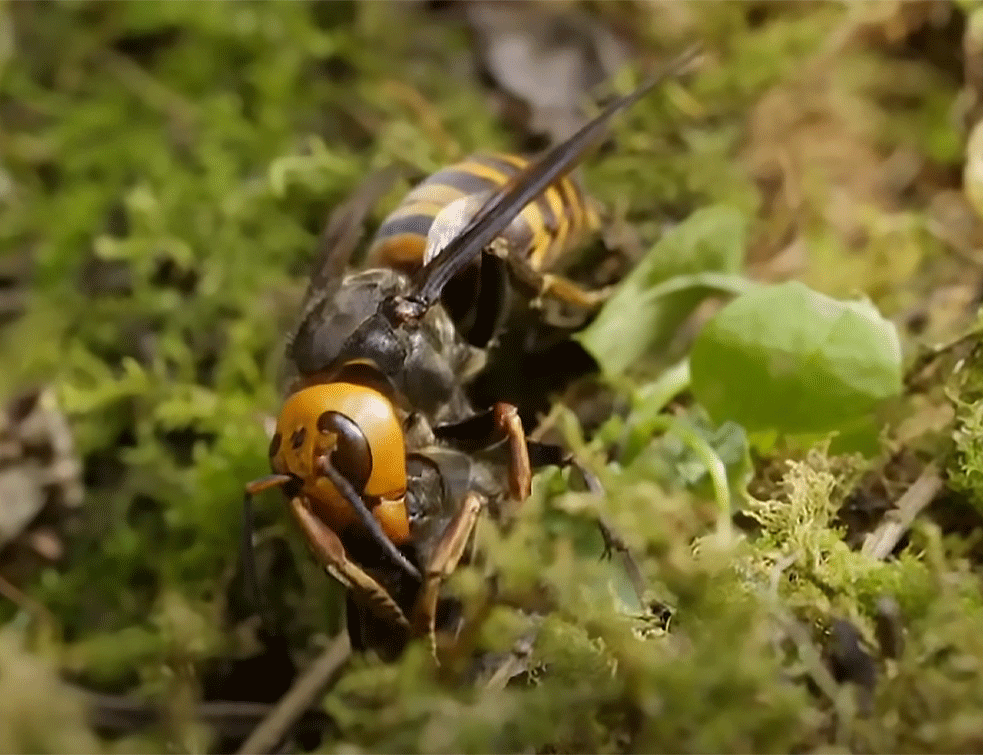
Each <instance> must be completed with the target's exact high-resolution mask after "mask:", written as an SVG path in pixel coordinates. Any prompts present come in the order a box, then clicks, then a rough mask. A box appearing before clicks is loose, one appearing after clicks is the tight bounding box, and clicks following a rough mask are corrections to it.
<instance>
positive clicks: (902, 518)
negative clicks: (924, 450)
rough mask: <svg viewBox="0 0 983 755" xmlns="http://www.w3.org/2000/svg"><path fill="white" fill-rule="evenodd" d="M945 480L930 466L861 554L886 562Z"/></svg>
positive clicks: (865, 541)
mask: <svg viewBox="0 0 983 755" xmlns="http://www.w3.org/2000/svg"><path fill="white" fill-rule="evenodd" d="M942 484H943V483H942V477H941V475H940V474H939V471H938V470H937V469H936V468H935V466H934V465H932V464H929V465H928V466H927V467H926V468H925V469H924V470H923V471H922V473H921V475H919V477H918V479H917V480H915V482H914V484H913V485H912V486H911V487H910V488H908V490H906V491H905V493H904V495H902V496H901V498H899V499H898V503H897V505H896V507H895V508H894V510H893V511H889V512H887V514H885V516H884V520H883V521H882V522H881V523H880V524H879V525H878V526H877V529H875V530H874V531H873V532H871V533H870V534H869V535H868V536H867V539H866V540H864V544H863V548H862V549H861V552H862V553H863V554H864V555H866V556H870V557H871V558H876V559H877V560H879V561H880V560H883V559H885V558H887V557H888V556H889V555H891V551H893V550H894V546H896V545H897V544H898V541H899V540H901V538H902V536H903V535H904V533H905V532H907V531H908V528H909V527H911V523H912V522H913V521H914V520H915V517H916V516H918V514H919V513H921V512H922V510H924V509H925V507H927V506H928V505H929V504H930V503H931V502H932V501H933V500H935V496H936V495H938V493H939V491H940V490H941V489H942Z"/></svg>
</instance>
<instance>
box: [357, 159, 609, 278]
mask: <svg viewBox="0 0 983 755" xmlns="http://www.w3.org/2000/svg"><path fill="white" fill-rule="evenodd" d="M528 162H529V161H528V160H526V159H525V158H523V157H519V156H517V155H505V154H477V155H472V156H471V157H468V158H467V159H466V160H463V161H461V162H459V163H456V164H454V165H450V166H448V167H446V168H444V169H442V170H439V171H437V172H436V173H434V174H433V175H431V176H429V177H428V178H426V179H424V180H423V181H422V182H420V183H419V184H417V185H416V186H415V187H414V188H413V189H412V190H411V191H410V192H409V193H408V194H407V195H406V197H404V199H403V201H402V202H400V204H399V206H398V207H397V208H396V209H395V210H393V212H391V213H390V214H389V216H388V217H386V219H385V220H383V222H382V225H381V226H380V227H379V230H378V231H377V232H376V234H375V237H374V238H373V239H372V243H371V245H370V247H369V251H368V255H367V259H366V261H367V263H368V265H369V266H370V267H380V266H381V267H394V268H397V269H399V270H405V271H407V272H412V271H414V270H416V269H417V268H418V267H420V266H421V265H422V264H423V254H424V250H425V248H426V245H427V234H428V233H429V231H430V228H431V226H432V225H433V221H434V218H435V217H436V216H437V214H438V213H439V212H440V211H441V210H442V209H444V208H445V207H446V206H447V205H449V204H450V203H451V202H453V201H455V200H457V199H460V198H461V197H465V196H470V195H475V194H482V193H485V192H489V191H493V190H495V189H498V188H499V187H501V186H503V185H504V184H506V183H507V182H508V181H509V180H510V179H512V178H513V177H514V176H515V175H517V174H518V173H519V172H520V171H521V170H522V169H523V168H524V167H526V165H528ZM599 227H600V218H599V216H598V212H597V207H596V205H595V203H594V202H593V200H591V199H590V198H589V197H588V196H586V195H585V194H584V192H583V190H582V188H581V187H580V185H579V184H578V183H577V182H576V181H575V180H573V179H572V178H569V177H567V178H562V179H560V180H559V181H557V182H556V183H555V184H553V185H552V186H550V188H549V189H547V190H546V191H545V192H544V193H543V194H542V195H541V196H540V197H539V198H538V199H536V200H535V201H534V202H530V203H529V204H528V205H526V207H525V209H523V211H522V212H521V213H520V214H519V215H517V216H516V218H515V220H513V221H512V223H511V224H510V225H509V226H508V228H506V229H505V231H503V232H502V237H503V238H504V239H505V240H506V241H507V242H508V243H509V245H510V246H511V247H512V248H513V249H515V250H517V251H518V252H519V253H520V254H524V255H525V256H526V257H527V259H528V260H529V263H530V264H531V265H532V267H533V268H535V269H537V270H543V271H546V270H550V269H551V268H552V267H553V266H554V265H555V264H556V262H557V260H559V258H560V257H561V256H562V255H563V254H565V253H566V252H568V251H569V250H572V249H574V248H575V247H577V246H578V245H580V244H581V243H583V242H584V241H586V239H587V238H588V237H589V236H590V235H591V234H593V233H595V232H596V231H597V230H598V228H599Z"/></svg>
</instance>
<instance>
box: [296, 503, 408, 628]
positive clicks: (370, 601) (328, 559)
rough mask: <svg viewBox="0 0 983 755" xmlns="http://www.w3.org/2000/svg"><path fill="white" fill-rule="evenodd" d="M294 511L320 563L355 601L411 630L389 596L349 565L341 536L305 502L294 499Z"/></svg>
mask: <svg viewBox="0 0 983 755" xmlns="http://www.w3.org/2000/svg"><path fill="white" fill-rule="evenodd" d="M290 511H291V513H292V514H293V516H294V519H295V520H296V521H297V524H298V525H300V529H301V531H302V532H303V533H304V537H305V538H306V539H307V544H308V545H309V546H310V548H311V550H313V551H314V555H315V557H316V558H317V560H318V562H319V563H320V564H321V565H322V566H323V567H324V568H325V569H327V570H328V571H329V572H330V573H331V575H332V576H333V577H335V578H336V579H337V580H338V581H339V582H341V583H342V584H343V585H344V586H345V587H347V588H348V590H349V592H350V593H351V595H352V598H353V599H354V600H357V601H358V602H359V603H362V604H363V605H366V606H367V607H368V608H369V609H370V610H371V611H372V612H373V613H375V614H376V615H377V616H378V617H379V618H380V619H383V620H385V621H390V622H392V623H393V624H397V625H398V626H401V627H403V628H406V629H408V628H409V626H410V623H409V621H408V620H407V618H406V616H405V614H404V613H403V611H402V609H401V608H400V607H399V606H398V605H397V604H396V601H395V600H393V597H392V596H391V595H390V594H389V592H388V591H387V590H386V589H385V588H384V587H383V586H382V585H380V584H379V583H378V582H377V581H376V580H375V579H373V578H372V577H371V576H370V575H369V574H368V573H366V572H365V571H364V570H363V569H362V567H360V566H359V565H358V564H356V563H355V562H354V561H349V559H348V554H347V553H346V552H345V546H344V545H342V543H341V540H340V539H339V538H338V535H337V534H335V532H334V530H332V529H331V528H330V527H328V526H327V525H325V524H324V522H322V521H321V520H320V519H318V518H317V517H316V516H315V515H314V514H313V513H312V512H311V510H310V508H309V506H308V504H307V502H306V501H305V500H304V499H303V498H301V497H300V496H297V497H295V498H292V499H291V500H290Z"/></svg>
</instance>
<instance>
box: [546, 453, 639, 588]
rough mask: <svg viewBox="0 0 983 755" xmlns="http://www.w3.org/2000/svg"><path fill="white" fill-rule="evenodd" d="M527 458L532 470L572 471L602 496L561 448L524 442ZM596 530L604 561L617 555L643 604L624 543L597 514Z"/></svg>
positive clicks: (631, 558)
mask: <svg viewBox="0 0 983 755" xmlns="http://www.w3.org/2000/svg"><path fill="white" fill-rule="evenodd" d="M527 447H528V451H529V459H530V461H531V463H532V466H533V468H538V467H541V466H551V465H552V466H561V467H572V468H573V469H576V470H577V472H578V473H579V474H580V476H581V478H583V481H584V485H585V487H586V488H587V490H589V491H590V492H591V493H595V494H597V495H604V486H603V485H602V484H601V481H600V480H599V479H598V478H597V475H595V474H594V473H593V472H591V471H590V470H589V469H587V467H585V466H584V465H583V464H581V463H580V462H579V461H577V459H576V457H574V455H573V454H571V453H569V452H567V451H565V450H564V449H563V448H562V447H561V446H557V445H555V444H553V443H540V442H537V441H532V440H530V441H527ZM597 528H598V530H600V532H601V538H602V539H603V540H604V558H611V556H612V555H613V554H614V553H615V552H617V553H618V555H620V556H621V560H622V564H623V566H624V567H625V571H626V572H627V574H628V578H629V579H630V580H631V583H632V587H633V588H634V590H635V595H636V597H637V598H638V599H639V601H641V602H642V603H643V604H644V602H645V579H644V578H643V577H642V570H641V569H640V568H639V566H638V562H637V561H636V560H635V557H634V555H633V554H632V552H631V549H630V548H629V547H628V544H627V543H625V541H624V538H622V536H621V535H620V534H618V532H617V530H616V529H615V528H614V525H612V524H611V523H610V522H609V521H608V519H607V517H605V516H603V515H600V514H599V515H598V517H597Z"/></svg>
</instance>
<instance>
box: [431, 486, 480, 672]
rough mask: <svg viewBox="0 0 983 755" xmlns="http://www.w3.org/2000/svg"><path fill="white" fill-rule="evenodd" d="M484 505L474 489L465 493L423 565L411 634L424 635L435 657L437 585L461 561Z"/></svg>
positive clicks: (438, 591)
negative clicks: (428, 560)
mask: <svg viewBox="0 0 983 755" xmlns="http://www.w3.org/2000/svg"><path fill="white" fill-rule="evenodd" d="M484 505H485V499H484V497H483V496H481V495H479V494H478V493H476V492H474V491H471V492H469V493H468V494H467V495H466V496H465V498H464V503H463V504H462V505H461V509H460V511H458V512H457V514H455V516H454V518H453V519H452V520H451V522H450V524H448V525H447V529H446V530H445V531H444V534H443V536H442V537H441V539H440V542H439V543H437V547H436V548H435V549H434V552H433V556H431V558H430V563H428V564H427V567H426V573H425V575H424V578H423V587H422V588H421V589H420V595H419V597H418V598H417V601H416V606H415V608H414V615H413V634H414V635H416V636H420V635H422V634H426V635H427V636H428V637H429V638H430V649H431V652H432V653H433V654H434V657H436V654H437V638H436V622H437V601H438V598H439V597H440V587H441V585H442V584H443V582H444V580H445V579H446V578H447V577H448V576H450V575H451V574H453V573H454V570H455V569H456V568H457V565H458V563H460V561H461V557H462V556H463V555H464V550H465V548H466V547H467V545H468V541H469V540H470V538H471V533H472V532H474V528H475V525H476V524H477V523H478V517H479V516H480V515H481V510H482V508H484Z"/></svg>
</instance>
